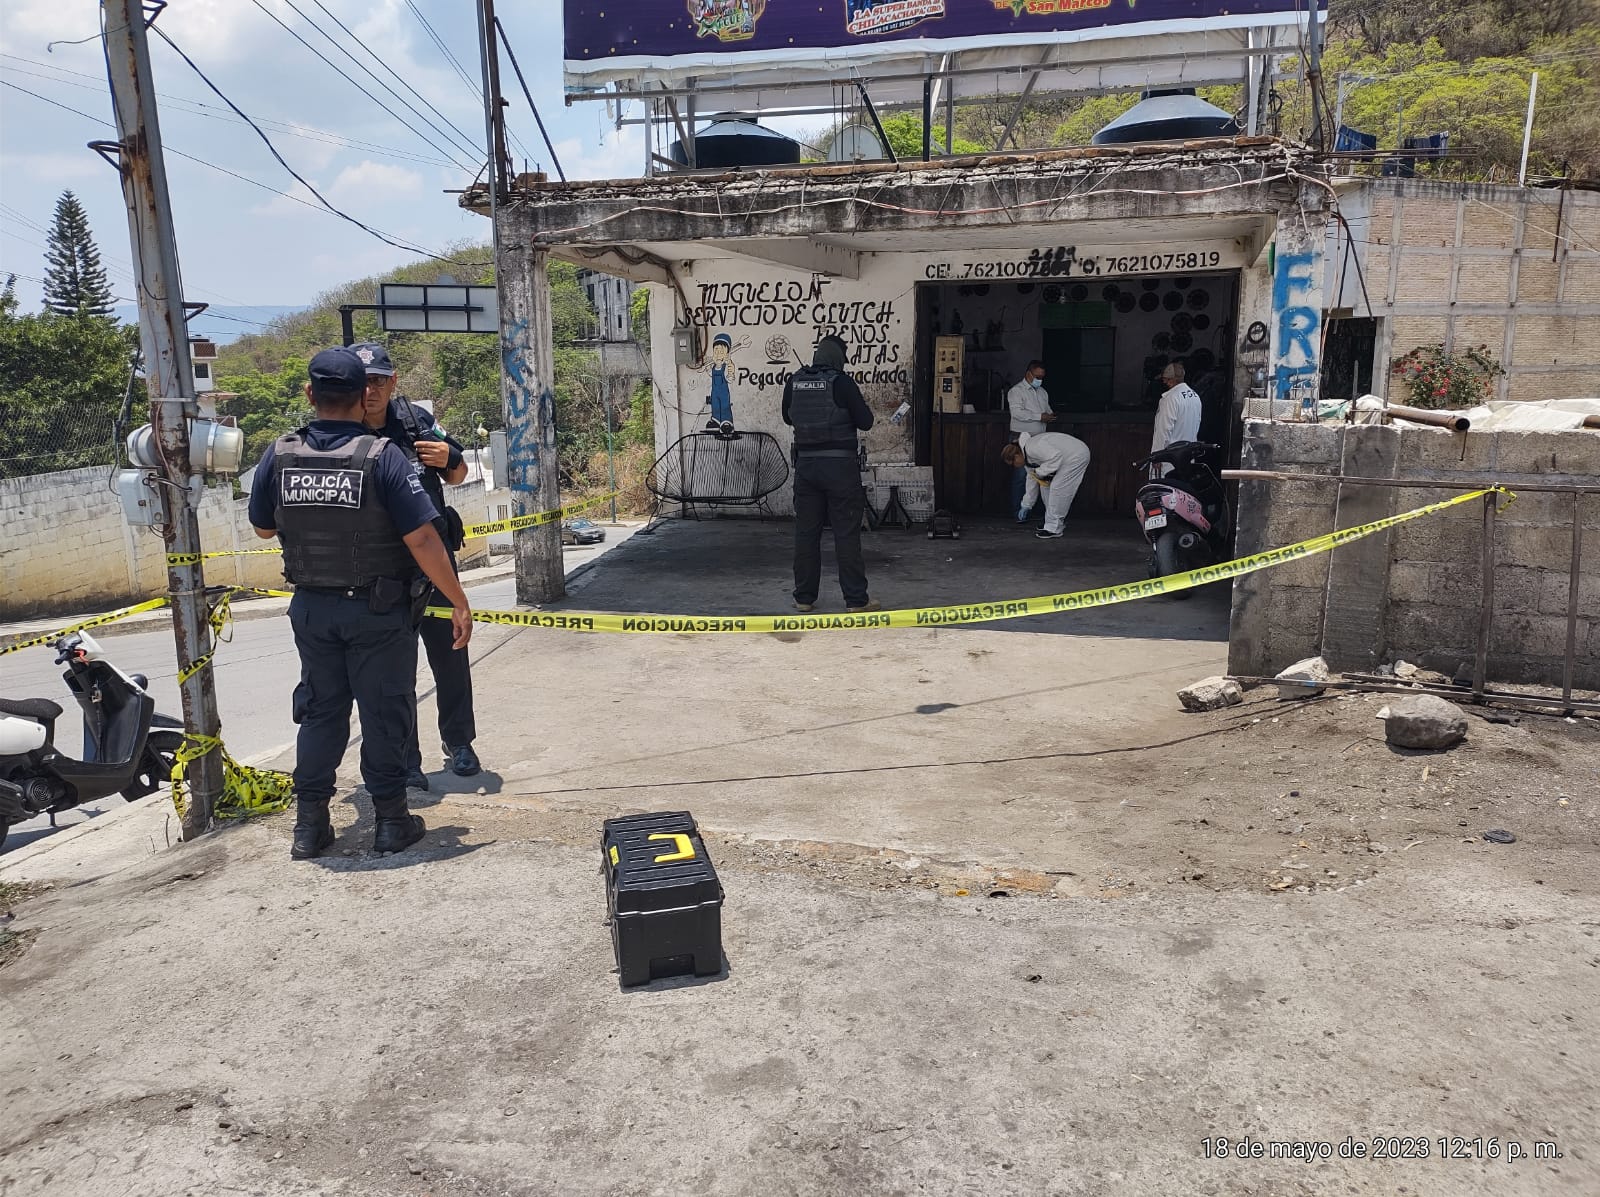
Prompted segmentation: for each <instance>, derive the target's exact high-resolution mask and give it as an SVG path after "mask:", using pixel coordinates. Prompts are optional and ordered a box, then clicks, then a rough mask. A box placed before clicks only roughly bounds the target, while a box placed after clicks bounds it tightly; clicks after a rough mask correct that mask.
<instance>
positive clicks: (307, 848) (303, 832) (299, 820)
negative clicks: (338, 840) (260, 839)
mask: <svg viewBox="0 0 1600 1197" xmlns="http://www.w3.org/2000/svg"><path fill="white" fill-rule="evenodd" d="M332 843H333V821H332V820H331V819H329V818H328V800H327V799H326V798H324V799H322V800H321V801H316V800H313V799H309V798H301V799H299V800H298V802H297V804H296V811H295V820H294V843H293V844H292V845H291V846H290V848H289V856H290V857H291V858H292V859H294V860H312V859H314V858H316V857H318V856H321V855H322V852H323V849H325V848H327V847H328V846H329V845H331V844H332Z"/></svg>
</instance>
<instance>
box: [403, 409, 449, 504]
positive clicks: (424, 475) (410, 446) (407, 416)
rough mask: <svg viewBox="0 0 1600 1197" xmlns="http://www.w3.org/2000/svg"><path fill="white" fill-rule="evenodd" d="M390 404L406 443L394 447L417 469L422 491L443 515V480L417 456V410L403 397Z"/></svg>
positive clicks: (418, 435)
mask: <svg viewBox="0 0 1600 1197" xmlns="http://www.w3.org/2000/svg"><path fill="white" fill-rule="evenodd" d="M391 402H392V403H393V404H394V407H395V408H396V409H397V414H398V415H399V418H400V427H402V428H404V429H405V430H406V443H404V444H400V443H399V442H396V447H397V448H398V449H399V450H400V451H401V452H402V453H404V454H405V455H406V457H408V458H409V459H410V461H411V464H412V465H414V466H416V467H417V477H419V478H421V479H422V489H423V490H425V491H427V492H428V498H430V499H432V500H433V509H434V510H435V511H437V512H439V513H440V515H441V516H442V515H443V514H444V505H445V504H444V479H443V478H441V477H440V476H439V471H438V470H435V469H433V468H431V467H429V466H425V465H423V464H422V459H421V458H419V457H418V456H417V441H418V440H419V439H420V438H421V436H422V431H423V430H422V421H421V420H419V419H417V409H416V408H415V407H413V406H412V405H411V400H409V399H407V398H406V397H405V396H404V395H397V396H395V398H394V399H393V400H391Z"/></svg>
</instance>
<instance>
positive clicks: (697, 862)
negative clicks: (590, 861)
mask: <svg viewBox="0 0 1600 1197" xmlns="http://www.w3.org/2000/svg"><path fill="white" fill-rule="evenodd" d="M600 847H601V854H602V865H603V867H604V869H605V875H606V906H607V908H608V911H609V913H610V915H611V943H612V946H613V947H614V948H615V949H616V953H617V971H618V972H619V973H621V974H622V983H623V984H624V985H642V984H644V983H645V982H646V981H650V980H653V979H654V978H656V977H667V976H672V975H674V974H678V973H687V972H693V973H694V974H695V976H697V977H707V976H711V975H713V974H715V973H719V972H721V971H722V885H721V883H720V882H719V881H718V880H717V871H716V869H715V868H713V867H712V865H711V858H710V856H708V855H707V854H706V846H705V844H704V843H703V842H702V841H701V839H700V833H699V831H698V830H696V828H695V825H694V816H693V815H691V814H690V813H689V812H688V811H671V812H668V813H664V814H649V815H626V816H624V817H622V818H620V819H607V820H606V821H605V823H604V824H603V825H602V828H601V839H600Z"/></svg>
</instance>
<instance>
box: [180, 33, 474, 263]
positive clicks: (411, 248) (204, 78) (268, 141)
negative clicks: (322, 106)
mask: <svg viewBox="0 0 1600 1197" xmlns="http://www.w3.org/2000/svg"><path fill="white" fill-rule="evenodd" d="M150 30H151V32H152V33H154V34H155V35H156V36H157V37H159V38H160V39H161V40H162V41H164V42H166V43H167V45H169V46H171V47H172V51H173V53H175V54H176V55H177V56H178V57H179V58H181V59H183V61H184V62H185V63H186V64H187V65H188V67H189V69H190V70H191V71H193V72H194V73H195V74H196V75H198V76H200V81H201V82H202V83H204V84H205V85H206V86H207V87H209V88H210V89H211V90H212V91H214V92H216V94H217V98H218V99H219V100H221V101H222V102H223V103H224V104H226V105H227V106H228V107H229V108H232V109H233V110H234V112H236V113H238V114H239V117H240V118H241V119H242V120H243V121H244V122H245V123H246V124H248V125H249V126H250V127H251V128H252V129H253V130H255V134H256V136H257V137H259V138H261V142H262V144H263V145H265V146H266V147H267V150H268V152H270V153H271V154H272V156H273V157H274V158H276V159H277V160H278V165H279V166H281V167H283V169H284V170H286V171H288V172H289V175H290V177H291V178H293V179H294V180H295V182H297V183H299V184H300V185H301V186H302V187H304V188H305V189H306V190H307V191H309V192H311V194H312V195H314V196H316V198H317V201H318V202H319V203H320V204H321V205H322V206H323V207H324V208H326V209H327V210H328V211H329V212H332V213H333V214H334V215H335V216H337V217H338V218H339V219H340V220H343V221H347V222H348V223H350V224H353V225H355V226H356V228H358V229H360V230H361V231H362V232H364V233H368V234H370V235H371V236H373V237H376V238H377V239H378V240H379V241H382V242H383V243H384V244H385V245H392V246H394V247H395V248H396V249H403V250H405V251H406V252H407V253H414V254H421V255H422V256H423V257H425V258H432V259H434V260H435V261H437V262H452V263H453V261H454V260H453V259H451V258H446V257H443V256H441V255H440V254H436V253H433V252H431V251H430V250H426V249H423V248H421V247H420V246H416V245H410V244H408V243H406V242H403V241H396V240H395V239H394V238H393V237H390V236H388V235H387V234H385V233H380V232H379V231H378V230H377V229H375V228H373V227H372V226H371V225H368V224H364V223H362V222H361V221H359V220H357V219H356V218H355V217H354V216H351V215H350V214H349V213H348V212H345V211H343V210H342V209H339V208H336V207H334V206H333V205H332V204H331V203H329V202H328V200H327V199H326V198H325V197H324V196H323V194H322V193H321V192H320V191H318V190H317V189H316V188H315V187H313V186H312V185H311V181H310V180H309V179H307V178H306V177H305V176H304V175H302V174H301V173H300V172H299V171H297V170H295V168H294V167H292V166H290V165H289V163H288V161H287V160H286V159H285V158H284V156H283V155H282V154H280V153H279V152H278V147H277V146H275V145H273V144H272V138H270V137H268V136H267V135H266V134H265V133H264V132H262V130H261V127H260V126H259V125H257V124H256V123H255V122H254V121H253V120H251V119H250V117H249V116H248V115H247V114H246V113H245V111H244V109H242V108H240V107H239V106H238V105H237V104H235V103H234V102H233V101H232V100H230V99H228V97H227V96H226V95H224V94H223V91H222V89H221V88H220V87H218V86H217V85H216V84H215V83H213V82H212V81H211V78H210V76H208V75H207V74H206V73H205V72H204V71H202V70H201V69H200V68H199V67H198V66H196V65H195V62H194V59H192V58H190V57H189V56H188V55H187V54H185V53H184V52H183V50H182V48H181V47H180V46H179V45H178V43H177V42H175V41H173V40H172V39H171V38H170V37H168V36H167V35H166V33H165V32H164V31H163V30H162V29H161V28H160V27H159V26H156V25H151V26H150Z"/></svg>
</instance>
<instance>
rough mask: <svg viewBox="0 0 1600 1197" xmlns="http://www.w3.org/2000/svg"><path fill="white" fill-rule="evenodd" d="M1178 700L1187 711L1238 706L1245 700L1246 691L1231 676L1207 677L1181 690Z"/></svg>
mask: <svg viewBox="0 0 1600 1197" xmlns="http://www.w3.org/2000/svg"><path fill="white" fill-rule="evenodd" d="M1178 701H1179V702H1181V703H1182V704H1183V709H1184V710H1186V711H1215V710H1220V709H1221V708H1222V707H1232V706H1238V705H1239V704H1240V703H1241V702H1243V701H1244V691H1243V690H1241V689H1240V688H1239V683H1238V682H1236V681H1234V680H1233V679H1232V678H1231V677H1220V676H1217V677H1206V678H1201V679H1200V680H1199V681H1198V682H1195V683H1194V684H1193V685H1192V686H1185V687H1184V688H1183V689H1182V690H1179V691H1178Z"/></svg>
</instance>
